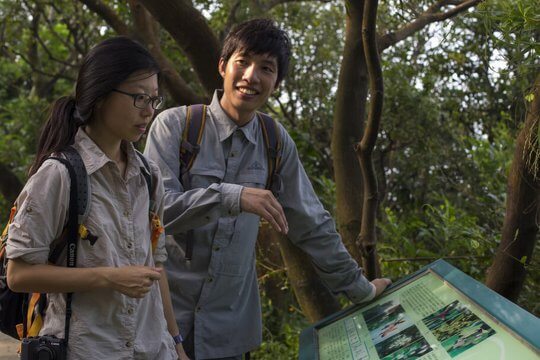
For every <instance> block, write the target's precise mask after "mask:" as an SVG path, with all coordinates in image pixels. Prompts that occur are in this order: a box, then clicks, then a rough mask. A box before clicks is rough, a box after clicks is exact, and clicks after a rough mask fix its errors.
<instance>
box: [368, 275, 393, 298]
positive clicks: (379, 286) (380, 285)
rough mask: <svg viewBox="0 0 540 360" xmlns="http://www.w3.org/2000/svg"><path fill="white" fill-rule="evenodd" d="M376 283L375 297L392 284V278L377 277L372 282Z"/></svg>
mask: <svg viewBox="0 0 540 360" xmlns="http://www.w3.org/2000/svg"><path fill="white" fill-rule="evenodd" d="M371 283H372V284H373V285H375V297H377V296H379V295H381V293H382V292H383V291H384V289H386V287H387V286H389V285H390V284H392V280H390V279H387V278H380V279H375V280H373V281H372V282H371Z"/></svg>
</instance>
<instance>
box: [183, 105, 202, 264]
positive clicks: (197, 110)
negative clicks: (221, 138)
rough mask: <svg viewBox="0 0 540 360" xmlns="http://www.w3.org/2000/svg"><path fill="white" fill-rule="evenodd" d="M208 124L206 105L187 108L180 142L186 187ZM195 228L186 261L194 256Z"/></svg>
mask: <svg viewBox="0 0 540 360" xmlns="http://www.w3.org/2000/svg"><path fill="white" fill-rule="evenodd" d="M205 124H206V105H202V104H197V105H190V106H188V107H187V110H186V125H185V126H184V130H183V131H182V141H181V143H180V182H181V183H182V186H183V187H184V189H190V188H191V181H190V179H189V170H190V169H191V167H192V166H193V162H194V161H195V158H196V157H197V155H198V154H199V150H200V145H201V141H202V137H203V133H204V125H205ZM193 235H194V234H193V230H192V229H191V230H188V232H187V239H186V252H185V259H186V261H191V259H192V258H193Z"/></svg>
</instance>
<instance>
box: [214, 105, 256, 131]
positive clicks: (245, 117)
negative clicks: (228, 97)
mask: <svg viewBox="0 0 540 360" xmlns="http://www.w3.org/2000/svg"><path fill="white" fill-rule="evenodd" d="M222 99H223V98H221V100H220V101H219V105H220V106H221V109H222V110H223V112H224V113H225V114H226V115H227V116H228V117H229V119H231V120H232V121H233V122H234V123H235V124H236V125H238V126H239V127H242V126H244V125H246V124H247V123H249V122H250V121H251V119H253V116H255V111H250V112H246V113H244V112H240V111H238V110H237V109H235V108H234V107H232V106H227V103H226V102H224V101H223V100H222Z"/></svg>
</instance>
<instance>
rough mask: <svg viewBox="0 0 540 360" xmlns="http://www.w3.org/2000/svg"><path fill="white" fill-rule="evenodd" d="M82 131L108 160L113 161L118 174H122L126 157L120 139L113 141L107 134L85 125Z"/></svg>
mask: <svg viewBox="0 0 540 360" xmlns="http://www.w3.org/2000/svg"><path fill="white" fill-rule="evenodd" d="M84 131H85V132H86V134H87V135H88V137H90V139H92V141H94V143H96V145H97V146H98V147H99V148H100V149H101V151H103V153H104V154H105V155H107V156H108V157H109V159H111V160H113V161H114V162H115V163H116V165H117V166H118V168H119V169H120V173H121V174H122V176H123V174H124V170H125V168H126V163H127V155H126V153H125V152H124V151H122V141H121V140H120V139H113V138H112V137H111V136H107V133H104V132H101V131H100V130H99V129H96V128H95V127H92V126H91V125H87V126H86V127H85V128H84Z"/></svg>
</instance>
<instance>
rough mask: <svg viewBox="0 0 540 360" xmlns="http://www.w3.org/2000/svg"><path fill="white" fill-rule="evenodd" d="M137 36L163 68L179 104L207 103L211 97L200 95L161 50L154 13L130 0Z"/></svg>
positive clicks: (170, 89) (138, 2) (170, 90)
mask: <svg viewBox="0 0 540 360" xmlns="http://www.w3.org/2000/svg"><path fill="white" fill-rule="evenodd" d="M129 6H130V9H131V14H132V16H133V20H134V24H135V28H136V29H137V32H136V33H137V36H138V37H139V38H140V40H141V41H142V42H143V43H144V44H145V45H146V47H147V48H148V49H149V50H150V51H151V52H152V55H153V56H154V58H155V59H156V61H157V62H158V64H159V67H160V69H161V75H162V76H163V81H164V82H165V86H166V87H167V89H168V90H169V93H170V94H171V96H172V97H173V99H174V100H175V102H176V103H177V104H179V105H186V104H198V103H206V102H207V101H208V100H209V99H206V98H204V97H201V96H198V95H197V94H196V93H195V92H194V91H193V90H192V89H191V88H190V87H189V86H188V84H187V83H186V82H185V81H184V79H183V78H182V77H181V76H180V74H179V73H178V71H176V69H175V67H174V65H173V63H172V62H171V61H170V60H169V58H168V57H167V56H166V55H165V54H164V53H163V51H162V50H161V45H160V42H159V37H158V35H157V30H158V26H157V23H156V21H155V20H154V18H153V17H152V15H151V14H150V13H149V12H148V10H146V8H145V7H144V6H143V5H142V4H141V3H140V1H138V0H129Z"/></svg>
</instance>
